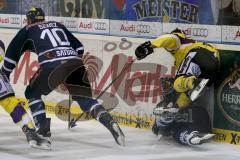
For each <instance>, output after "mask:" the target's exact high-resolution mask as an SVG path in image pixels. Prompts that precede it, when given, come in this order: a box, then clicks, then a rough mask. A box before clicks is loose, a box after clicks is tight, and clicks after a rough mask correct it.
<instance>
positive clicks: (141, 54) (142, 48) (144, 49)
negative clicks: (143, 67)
mask: <svg viewBox="0 0 240 160" xmlns="http://www.w3.org/2000/svg"><path fill="white" fill-rule="evenodd" d="M151 53H153V48H152V47H151V42H150V41H147V42H144V43H143V44H141V45H139V46H138V47H137V48H136V50H135V55H136V57H137V59H138V60H141V59H143V58H145V57H147V56H148V55H149V54H151Z"/></svg>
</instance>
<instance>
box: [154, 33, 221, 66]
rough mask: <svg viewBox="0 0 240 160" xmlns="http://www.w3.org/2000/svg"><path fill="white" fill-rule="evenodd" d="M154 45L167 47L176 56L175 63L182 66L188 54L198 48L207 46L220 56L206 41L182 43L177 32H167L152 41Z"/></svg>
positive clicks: (206, 47)
mask: <svg viewBox="0 0 240 160" xmlns="http://www.w3.org/2000/svg"><path fill="white" fill-rule="evenodd" d="M151 44H152V46H153V47H154V48H155V47H156V48H160V47H162V48H165V49H166V50H167V51H169V52H171V53H172V55H173V56H174V58H175V65H176V66H177V67H179V66H180V64H181V62H182V61H183V59H184V58H185V57H186V56H187V54H188V53H189V52H190V51H191V50H193V49H197V48H205V49H207V50H209V51H210V52H212V53H213V54H215V56H216V57H219V55H218V51H217V49H216V48H215V47H214V46H212V45H210V44H206V43H204V42H197V41H195V42H193V41H192V42H188V43H182V42H181V40H180V38H179V37H178V36H177V35H175V34H165V35H162V36H160V37H158V38H156V39H154V40H152V41H151Z"/></svg>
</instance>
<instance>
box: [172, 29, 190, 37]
mask: <svg viewBox="0 0 240 160" xmlns="http://www.w3.org/2000/svg"><path fill="white" fill-rule="evenodd" d="M171 34H174V35H176V36H178V37H179V38H182V39H186V38H187V37H186V35H185V34H184V32H183V31H182V30H180V29H178V28H176V29H174V30H173V31H172V32H171Z"/></svg>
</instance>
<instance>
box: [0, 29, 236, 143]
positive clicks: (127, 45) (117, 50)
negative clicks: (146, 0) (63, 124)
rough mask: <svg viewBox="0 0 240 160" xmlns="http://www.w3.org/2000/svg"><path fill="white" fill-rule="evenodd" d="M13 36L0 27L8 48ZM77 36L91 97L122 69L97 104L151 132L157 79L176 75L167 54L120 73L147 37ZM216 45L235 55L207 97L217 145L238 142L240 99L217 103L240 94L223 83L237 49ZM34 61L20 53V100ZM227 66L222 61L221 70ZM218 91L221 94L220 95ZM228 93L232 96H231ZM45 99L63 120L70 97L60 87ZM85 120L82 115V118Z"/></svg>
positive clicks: (14, 79)
mask: <svg viewBox="0 0 240 160" xmlns="http://www.w3.org/2000/svg"><path fill="white" fill-rule="evenodd" d="M16 32H17V30H11V29H1V31H0V36H1V37H4V38H1V39H2V40H3V41H4V42H5V44H6V46H7V45H8V44H9V42H10V41H11V39H12V38H13V36H14V35H15V34H16ZM76 36H77V37H78V38H79V40H80V41H81V42H82V43H83V45H84V46H85V55H87V56H86V59H85V62H86V64H87V66H88V68H89V70H88V71H89V76H90V77H89V79H90V80H91V82H92V83H91V84H92V87H93V93H94V96H95V97H97V95H98V94H99V93H100V92H101V91H103V90H104V89H105V87H106V86H108V84H109V83H111V81H112V79H114V78H116V76H117V75H119V73H121V71H122V70H123V71H124V73H122V76H121V77H119V79H118V81H116V82H115V83H114V85H112V86H111V87H110V88H109V89H108V90H107V92H106V93H105V94H104V95H103V96H102V97H101V98H99V100H100V102H102V103H103V104H104V106H106V107H107V108H112V109H113V111H112V113H113V114H114V118H115V119H116V120H118V121H119V122H120V123H121V124H123V125H127V126H132V127H135V128H145V129H149V128H150V127H151V125H152V123H153V120H154V116H153V115H152V109H153V108H154V107H155V106H156V104H157V103H158V102H159V101H160V100H161V99H162V95H163V90H162V86H163V85H164V84H163V83H162V82H161V81H160V80H159V77H161V78H163V77H174V75H175V68H174V67H173V64H174V60H173V58H172V57H171V55H170V54H168V53H167V52H166V51H165V50H163V49H156V50H155V53H154V54H152V55H150V56H148V57H147V58H146V59H144V60H141V61H135V62H134V63H133V65H132V66H131V67H129V68H128V69H127V70H124V68H125V67H127V66H128V65H129V62H130V61H131V60H133V59H134V57H135V56H134V50H135V48H136V47H137V45H138V44H140V43H142V42H144V41H146V39H140V38H126V39H123V38H122V37H110V36H103V35H83V34H76ZM217 47H218V48H219V49H220V53H223V55H224V56H225V57H228V56H229V55H234V56H230V58H229V59H228V58H225V59H227V60H228V61H229V62H226V64H228V65H227V69H226V70H224V74H223V77H222V78H220V79H221V82H219V84H218V86H216V87H215V94H214V91H212V92H213V93H212V94H210V98H209V99H208V100H206V101H207V102H208V103H207V104H208V106H207V107H208V109H209V112H210V114H211V117H212V118H213V127H214V128H215V129H214V132H216V133H217V136H216V141H220V142H227V143H232V144H240V138H238V137H239V136H240V126H239V124H238V123H237V122H238V120H239V119H240V118H239V116H237V115H234V114H233V113H237V112H238V109H239V106H240V105H239V104H238V101H234V100H232V101H231V100H229V102H226V101H223V102H221V99H223V100H224V96H225V97H226V96H228V97H230V98H228V99H231V97H238V96H239V94H240V93H239V92H240V91H239V90H238V88H237V87H235V88H230V89H229V88H227V87H226V86H224V84H223V82H224V83H225V81H227V80H226V77H228V72H229V69H230V68H233V67H234V63H233V61H232V60H234V61H238V62H239V55H240V54H239V51H240V47H239V46H229V45H217ZM36 60H37V57H36V56H35V55H34V54H30V53H26V54H24V55H23V56H22V58H21V60H20V62H19V63H18V66H17V67H16V69H15V70H14V71H13V73H12V74H11V83H12V84H13V88H14V90H15V92H16V95H17V97H19V98H24V90H25V87H26V85H27V84H28V83H29V79H30V78H31V77H32V76H33V74H34V73H35V71H36V70H37V68H38V63H37V61H36ZM226 64H225V63H224V65H225V66H226ZM219 88H220V91H221V93H218V92H219ZM232 89H233V90H232ZM225 90H226V92H227V93H225ZM232 92H234V94H233V95H232V96H231V94H232ZM214 95H215V96H214ZM43 99H44V101H45V102H46V106H47V111H48V112H49V113H52V114H56V115H57V116H58V117H59V119H61V120H63V121H66V120H67V115H68V112H69V95H68V94H67V93H66V92H65V91H64V89H58V90H57V91H54V92H52V93H51V94H50V95H48V96H46V97H43ZM225 99H226V98H225ZM236 99H237V98H236ZM22 100H24V99H22ZM231 102H232V104H231ZM25 104H26V103H25ZM213 106H214V109H213ZM229 106H230V107H229ZM233 106H235V107H233ZM229 108H230V109H229ZM79 114H81V111H80V110H79V109H78V107H77V105H76V104H75V103H73V104H72V107H71V117H75V118H76V117H78V115H79ZM238 115H240V114H238ZM88 118H89V117H84V116H83V117H82V118H81V120H85V119H88Z"/></svg>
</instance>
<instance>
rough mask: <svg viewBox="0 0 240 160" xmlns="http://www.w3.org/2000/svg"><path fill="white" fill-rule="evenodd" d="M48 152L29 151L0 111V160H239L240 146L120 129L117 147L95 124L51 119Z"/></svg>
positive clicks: (22, 137) (15, 129)
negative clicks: (185, 142) (122, 140)
mask: <svg viewBox="0 0 240 160" xmlns="http://www.w3.org/2000/svg"><path fill="white" fill-rule="evenodd" d="M51 130H52V150H51V151H45V150H39V149H33V148H30V147H29V146H28V144H27V143H26V140H25V136H24V135H23V133H22V132H21V130H20V129H19V128H18V126H15V125H14V124H13V123H12V121H11V119H10V117H9V116H8V115H6V114H3V113H2V110H0V160H239V159H240V147H239V146H234V145H229V144H222V143H216V142H211V143H208V144H204V145H201V146H196V147H187V146H182V145H179V144H177V143H176V142H174V141H173V140H171V139H161V140H160V141H158V140H157V138H156V136H154V135H153V134H152V133H151V132H150V131H145V130H140V129H135V128H130V127H124V126H122V130H123V132H124V133H125V135H126V146H125V147H121V146H118V145H117V144H116V143H115V141H114V139H113V138H112V136H111V134H110V132H109V131H108V130H107V129H105V128H104V127H103V126H101V125H100V124H99V123H98V122H97V121H94V120H91V121H86V122H79V123H78V126H77V127H75V128H73V129H72V130H70V131H68V130H67V122H63V121H60V120H59V119H57V118H56V117H55V118H54V117H53V118H52V127H51Z"/></svg>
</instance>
